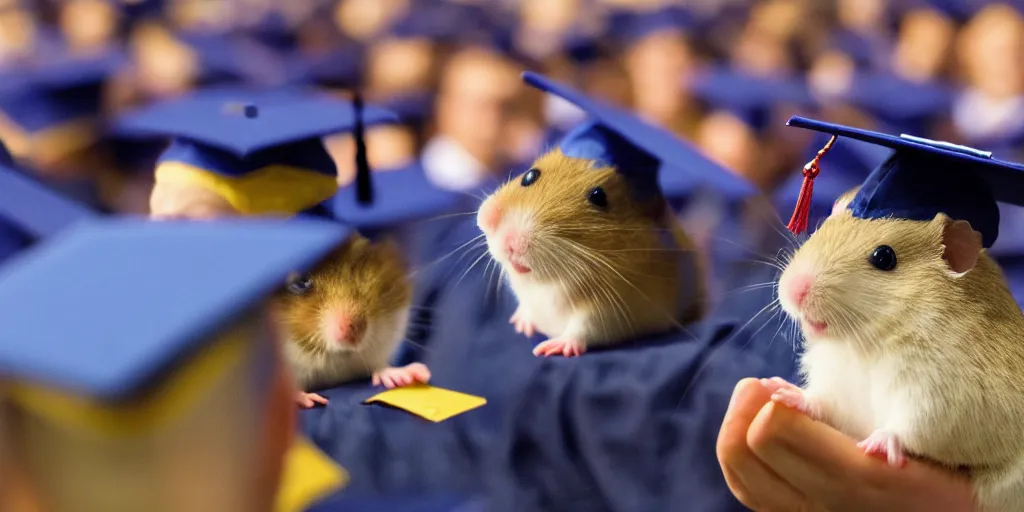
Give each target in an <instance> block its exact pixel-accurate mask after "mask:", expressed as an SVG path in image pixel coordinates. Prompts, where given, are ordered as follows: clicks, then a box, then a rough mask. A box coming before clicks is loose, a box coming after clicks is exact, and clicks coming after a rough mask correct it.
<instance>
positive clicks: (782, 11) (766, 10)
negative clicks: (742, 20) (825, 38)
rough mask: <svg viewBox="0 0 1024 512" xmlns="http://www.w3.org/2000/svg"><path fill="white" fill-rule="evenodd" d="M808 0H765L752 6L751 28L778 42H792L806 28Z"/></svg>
mask: <svg viewBox="0 0 1024 512" xmlns="http://www.w3.org/2000/svg"><path fill="white" fill-rule="evenodd" d="M808 3H809V2H808V0H765V1H763V2H758V3H757V4H755V5H754V6H753V9H752V12H751V13H750V25H751V27H753V28H755V29H757V30H760V31H764V32H766V33H767V34H768V35H769V36H770V37H772V38H774V39H776V40H779V41H792V40H793V39H794V38H795V37H797V36H798V35H799V32H800V30H802V29H804V28H806V26H805V23H804V21H805V20H806V18H807V15H808V13H807V11H808V7H809V6H808Z"/></svg>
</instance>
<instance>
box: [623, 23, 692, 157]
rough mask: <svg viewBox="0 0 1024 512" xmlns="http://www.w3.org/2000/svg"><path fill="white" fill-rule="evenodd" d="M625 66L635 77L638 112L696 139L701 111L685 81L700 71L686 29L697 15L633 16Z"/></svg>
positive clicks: (627, 26) (632, 83) (634, 97)
mask: <svg viewBox="0 0 1024 512" xmlns="http://www.w3.org/2000/svg"><path fill="white" fill-rule="evenodd" d="M624 25H625V26H623V27H621V28H617V27H613V28H612V30H614V31H619V30H621V31H623V32H625V35H624V37H623V39H625V56H624V61H625V66H626V71H627V73H628V76H629V79H630V89H631V91H632V100H633V101H632V104H633V108H634V110H635V111H636V112H637V113H638V114H639V115H640V116H641V117H642V118H644V119H646V120H647V121H649V122H652V123H655V124H657V125H660V126H663V127H665V128H667V129H668V130H669V131H671V132H673V133H675V134H677V135H680V136H683V137H689V136H692V135H693V133H694V129H695V123H696V116H697V113H696V112H695V111H694V109H693V108H692V104H691V100H690V97H689V94H688V92H687V91H686V89H685V87H684V86H683V84H685V81H684V79H685V78H686V77H687V76H688V75H689V74H691V73H692V72H693V70H694V68H695V57H694V54H693V51H692V48H691V47H690V42H689V41H688V40H687V37H686V31H687V30H688V29H689V28H691V27H692V25H693V20H692V13H689V12H687V11H685V10H683V9H676V8H666V9H660V10H656V11H652V12H649V13H642V14H638V15H634V16H632V17H631V18H628V19H627V21H625V22H624Z"/></svg>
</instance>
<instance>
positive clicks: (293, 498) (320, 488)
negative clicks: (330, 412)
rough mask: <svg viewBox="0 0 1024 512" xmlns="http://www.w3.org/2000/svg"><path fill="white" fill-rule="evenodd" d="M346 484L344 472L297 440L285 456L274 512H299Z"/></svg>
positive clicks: (315, 450)
mask: <svg viewBox="0 0 1024 512" xmlns="http://www.w3.org/2000/svg"><path fill="white" fill-rule="evenodd" d="M347 483H348V472H347V471H345V468H342V467H341V466H339V465H337V464H336V463H335V462H334V461H333V460H331V459H330V458H328V457H327V456H326V455H324V453H323V452H321V451H320V450H318V449H317V448H316V447H315V446H313V443H311V442H309V441H308V440H307V439H306V438H304V437H298V438H296V439H295V441H294V442H293V443H292V446H291V448H289V449H288V453H287V454H286V455H285V461H284V468H283V470H282V474H281V486H280V488H279V490H278V492H277V498H276V500H275V503H274V512H303V511H304V510H306V509H307V508H309V507H310V506H312V505H313V504H314V503H316V502H317V501H319V500H322V499H324V498H326V497H327V496H329V495H330V494H332V493H333V492H335V491H337V490H340V489H342V488H343V487H344V486H345V484H347Z"/></svg>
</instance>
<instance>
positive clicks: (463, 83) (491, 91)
mask: <svg viewBox="0 0 1024 512" xmlns="http://www.w3.org/2000/svg"><path fill="white" fill-rule="evenodd" d="M518 91H519V77H518V76H517V70H516V69H515V67H513V66H512V65H511V64H510V63H508V62H506V61H505V60H503V59H502V58H501V57H499V56H496V55H493V54H490V53H485V52H482V51H477V50H469V51H467V52H465V53H463V54H461V55H456V56H455V57H454V58H453V59H452V60H451V61H450V62H449V63H448V66H447V68H446V69H445V74H444V77H443V80H442V84H441V90H440V94H439V95H438V99H437V101H438V109H437V125H438V130H439V132H440V133H441V134H443V135H445V136H448V137H451V138H453V139H454V140H456V141H457V142H458V143H459V144H461V145H462V146H463V147H464V148H465V149H466V150H467V151H469V152H470V153H471V154H472V155H473V156H474V157H475V158H476V159H477V160H480V161H481V162H482V163H483V164H484V165H487V166H491V165H494V164H495V163H496V160H497V158H498V155H499V152H498V149H499V148H500V147H501V146H502V142H503V137H504V136H505V134H506V130H507V127H508V123H509V121H510V119H511V118H512V115H511V114H512V108H513V104H514V100H515V98H516V95H517V93H518Z"/></svg>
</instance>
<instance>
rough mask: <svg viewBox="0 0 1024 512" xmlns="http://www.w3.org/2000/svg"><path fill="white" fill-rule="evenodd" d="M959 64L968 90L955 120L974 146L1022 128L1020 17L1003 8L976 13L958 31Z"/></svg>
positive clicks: (1023, 24)
mask: <svg viewBox="0 0 1024 512" xmlns="http://www.w3.org/2000/svg"><path fill="white" fill-rule="evenodd" d="M957 57H958V59H957V60H958V63H959V66H960V68H961V70H962V73H963V77H964V80H965V82H966V83H965V86H966V89H965V90H964V92H963V93H961V94H960V96H959V97H958V98H957V100H956V104H955V106H954V110H953V120H954V123H955V126H956V129H957V130H958V131H959V132H960V134H961V135H963V136H964V137H965V139H966V140H967V141H969V142H970V143H972V144H977V143H980V142H982V141H988V140H991V139H997V138H1000V137H1002V136H1004V135H1006V134H1008V133H1013V132H1017V131H1019V130H1021V129H1022V128H1024V17H1022V15H1021V13H1020V11H1018V10H1016V9H1014V8H1012V7H1010V6H1008V5H1004V4H992V5H990V6H988V7H985V8H984V9H982V10H981V11H979V12H978V13H977V14H976V15H975V16H974V17H973V18H972V19H971V21H970V22H969V23H968V24H967V25H966V26H965V27H964V29H963V30H962V31H961V33H960V35H959V37H958V41H957Z"/></svg>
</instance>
